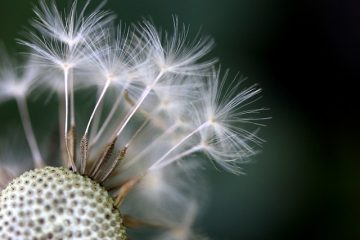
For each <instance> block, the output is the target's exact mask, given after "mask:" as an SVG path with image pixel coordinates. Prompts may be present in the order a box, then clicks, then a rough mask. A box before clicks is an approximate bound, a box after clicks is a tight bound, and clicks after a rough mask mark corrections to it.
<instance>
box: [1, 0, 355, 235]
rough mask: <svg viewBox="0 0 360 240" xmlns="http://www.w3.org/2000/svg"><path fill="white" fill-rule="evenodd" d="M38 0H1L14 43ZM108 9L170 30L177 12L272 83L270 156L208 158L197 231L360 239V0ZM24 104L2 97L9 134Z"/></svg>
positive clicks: (247, 70)
mask: <svg viewBox="0 0 360 240" xmlns="http://www.w3.org/2000/svg"><path fill="white" fill-rule="evenodd" d="M31 2H34V1H25V0H12V1H3V0H1V1H0V39H1V41H3V42H4V43H5V45H6V46H7V47H8V48H10V49H11V50H12V51H13V52H15V50H20V51H21V50H22V49H19V48H18V47H17V46H16V45H15V44H14V43H15V41H14V38H18V37H21V31H22V30H23V29H24V26H29V24H28V21H29V19H30V17H31V16H32V10H31V5H32V3H31ZM94 2H95V1H94ZM106 8H108V9H111V10H113V11H114V12H116V14H117V15H118V16H119V18H120V19H122V20H123V21H124V22H125V23H131V22H133V21H138V20H141V19H142V17H151V18H152V19H153V20H154V22H155V24H156V25H157V26H165V27H169V26H171V24H172V15H173V14H175V15H177V16H178V17H179V19H180V20H181V21H182V22H184V23H186V24H190V25H191V29H192V31H194V32H196V31H197V30H198V29H199V28H200V27H201V28H202V31H203V33H205V34H209V35H211V36H212V37H213V38H214V39H215V41H216V43H217V46H216V49H215V50H214V51H213V55H214V56H218V57H219V58H220V62H221V64H222V66H223V67H224V68H230V69H231V70H232V72H233V74H235V73H236V72H238V71H239V72H240V73H241V74H243V75H245V76H247V77H248V78H249V80H248V82H249V83H255V82H257V83H259V84H260V85H261V87H262V88H263V98H262V99H261V100H260V103H261V105H264V106H266V107H269V108H270V109H271V110H270V111H269V112H268V114H269V115H271V116H272V118H273V119H272V120H270V121H268V127H267V128H266V129H264V130H263V131H262V132H261V133H260V135H261V137H262V138H264V139H266V140H267V142H266V143H265V144H264V149H263V153H262V154H261V155H259V156H257V157H256V158H255V159H254V161H253V163H251V164H249V165H247V166H245V171H246V175H244V176H232V175H230V174H227V173H224V172H219V171H216V170H213V169H212V168H211V167H209V169H208V172H209V173H210V175H211V177H209V180H210V187H211V196H210V198H209V202H208V203H206V209H205V210H204V211H203V213H202V214H201V216H200V218H199V221H198V223H197V226H198V229H200V230H201V231H203V232H205V233H207V234H208V235H209V236H211V237H212V238H213V239H219V240H238V239H313V238H317V239H359V238H360V217H359V214H360V207H359V205H360V201H359V200H360V199H359V196H360V195H359V191H360V188H359V187H360V184H359V180H360V177H359V176H360V174H359V173H360V164H359V160H360V157H359V150H358V148H359V147H360V146H359V140H358V137H359V135H358V134H357V133H358V124H359V117H358V116H357V115H356V113H358V112H359V106H358V104H356V101H358V97H357V96H358V95H359V93H358V88H356V87H355V83H356V82H358V81H359V75H360V74H359V69H360V64H359V56H360V54H359V53H360V49H359V42H360V30H359V26H360V21H359V20H360V17H359V12H360V11H359V9H360V7H359V4H357V3H356V2H355V1H353V2H351V1H333V0H329V1H310V0H304V1H283V0H182V1H171V0H167V1H166V0H156V1H151V0H132V1H119V0H109V1H108V3H107V5H106ZM37 105H39V104H37ZM14 107H15V105H14V104H13V103H11V102H10V103H8V104H5V105H2V106H0V133H2V135H3V136H4V134H3V133H5V132H6V133H7V134H8V132H9V127H8V126H10V125H11V126H14V123H13V121H14V120H13V119H16V121H18V116H17V115H16V113H15V112H14V111H13V110H12V109H14ZM33 108H34V111H35V112H41V111H43V110H42V109H43V108H46V107H44V106H43V105H39V106H34V107H33ZM33 115H34V122H36V120H41V119H42V117H43V115H41V114H33ZM35 115H36V116H35ZM15 126H17V125H15ZM45 126H47V125H46V124H45V125H44V127H43V131H46V127H45ZM3 136H2V138H4V137H3Z"/></svg>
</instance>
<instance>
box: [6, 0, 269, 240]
mask: <svg viewBox="0 0 360 240" xmlns="http://www.w3.org/2000/svg"><path fill="white" fill-rule="evenodd" d="M89 4H90V1H85V2H84V3H83V4H80V2H78V1H74V2H73V4H72V5H71V8H70V10H68V11H66V10H65V11H60V10H59V9H58V8H57V6H56V4H55V1H50V2H47V1H45V0H41V1H40V2H39V6H38V7H35V9H34V11H35V15H36V17H35V19H34V20H33V22H32V26H33V27H34V28H35V29H33V30H30V31H27V33H26V36H25V38H24V39H25V40H20V41H19V43H20V44H22V45H24V46H26V47H27V48H28V49H29V58H30V60H29V61H28V62H26V63H25V64H23V67H21V68H20V67H19V65H18V64H17V63H13V62H12V61H11V60H9V59H10V58H7V57H3V59H2V63H1V65H0V102H3V101H6V100H8V99H11V98H15V99H16V102H17V107H18V110H19V115H20V120H21V123H22V127H23V129H24V132H25V138H26V140H27V143H28V145H29V149H30V152H31V155H32V159H33V161H32V163H33V164H32V165H34V166H35V170H32V171H28V172H25V173H24V174H23V175H21V176H20V174H19V173H18V172H14V171H11V169H9V168H8V167H7V166H6V165H3V166H0V173H1V175H0V190H2V191H1V192H0V237H1V238H13V239H20V238H21V239H26V237H29V239H35V238H39V239H40V238H55V239H91V238H93V239H127V237H128V236H127V235H128V233H125V228H130V227H140V228H142V227H152V228H158V230H160V232H159V233H160V234H155V235H156V236H155V239H157V240H159V239H164V240H165V239H166V240H195V239H196V240H198V239H206V238H205V237H202V236H200V235H199V234H198V233H197V231H196V229H194V228H193V226H194V225H195V221H196V216H197V214H198V212H199V211H200V209H201V207H203V205H204V204H205V202H206V197H204V196H205V195H206V194H205V192H206V191H204V188H205V187H204V180H203V179H204V176H203V174H201V169H202V166H203V164H205V163H207V164H208V161H209V160H210V161H212V162H214V163H215V165H218V166H220V167H221V168H222V169H225V170H226V171H228V172H231V173H234V174H238V173H241V171H242V168H241V167H242V164H243V163H246V162H247V161H249V159H250V157H251V156H253V155H255V154H256V153H257V152H258V151H259V148H260V146H261V144H262V140H261V139H260V138H259V137H258V136H257V134H258V132H259V129H260V127H262V126H263V125H262V123H261V121H262V120H265V119H266V118H262V117H261V113H262V111H263V110H264V109H262V108H254V107H253V105H252V104H253V103H254V102H255V101H256V100H257V99H258V95H259V93H260V92H261V90H260V88H258V87H257V86H256V85H253V86H250V87H245V88H244V87H243V86H242V85H241V84H242V82H243V80H242V79H240V78H235V79H234V80H233V81H232V82H230V84H229V85H228V86H227V83H228V81H227V78H228V75H229V74H228V72H225V74H221V73H220V70H219V67H217V66H216V65H215V64H216V61H217V60H216V59H210V60H207V54H208V53H209V52H210V51H211V49H212V48H213V45H214V43H213V40H212V39H211V38H209V37H201V36H200V34H198V35H196V36H195V37H194V38H193V40H191V38H190V37H189V36H190V34H189V28H188V26H186V25H184V24H180V23H179V21H178V19H177V18H176V17H174V19H173V30H172V31H164V30H161V29H159V28H156V27H155V25H154V24H153V23H152V22H150V21H146V20H145V21H143V22H141V23H137V24H133V25H130V26H129V27H127V26H124V25H122V24H120V25H119V26H118V27H114V25H113V20H114V16H113V15H111V13H110V12H108V11H103V10H101V9H102V7H103V4H100V5H99V6H98V7H97V8H96V9H95V10H94V11H93V12H90V13H88V7H89ZM19 69H21V70H20V71H19ZM33 92H36V93H39V92H46V93H48V92H50V95H57V99H58V106H59V109H57V110H56V111H54V114H57V115H58V117H59V120H58V123H59V124H58V125H59V126H57V127H58V129H56V131H54V132H55V134H54V135H55V138H58V140H56V141H55V140H54V141H51V142H50V143H44V144H41V145H39V144H38V142H37V140H36V139H37V137H38V136H37V135H38V134H39V132H38V130H37V129H33V126H32V123H31V119H32V115H31V114H32V113H31V111H29V108H28V106H27V102H28V100H30V98H31V97H33V96H32V95H34V94H30V93H33ZM84 93H86V94H87V97H86V98H84V97H82V96H83V95H85V94H84ZM29 102H30V101H29ZM30 109H31V108H30ZM49 114H50V113H49ZM51 114H53V113H51ZM259 116H260V117H259ZM57 127H56V128H57ZM58 133H60V134H58ZM79 136H80V137H79ZM42 138H43V136H42ZM42 138H40V139H42ZM45 139H50V137H46V138H45ZM46 144H48V145H50V146H49V148H48V149H47V150H46V151H45V150H44V149H42V148H41V147H39V146H43V145H46ZM21 152H23V151H21ZM45 152H46V153H47V154H44V153H45ZM55 155H56V157H54V156H55ZM8 156H10V157H8ZM8 156H5V157H4V156H1V155H0V158H2V159H5V160H7V159H10V160H8V161H12V160H13V162H14V161H15V157H11V155H8ZM25 158H27V156H25V157H21V159H25ZM54 159H56V160H58V159H59V160H61V166H59V167H49V166H46V163H48V164H50V165H56V164H55V163H54ZM19 165H20V164H19ZM29 165H31V164H29ZM24 166H25V165H24ZM24 168H25V167H24ZM31 168H33V166H31V167H26V169H23V171H25V170H28V169H31ZM14 169H15V168H14ZM9 182H10V183H9ZM205 185H206V184H205ZM205 190H206V188H205ZM120 211H121V214H120ZM122 214H124V215H122ZM129 237H132V235H130V234H129ZM145 239H153V236H152V235H149V236H147V237H146V238H145Z"/></svg>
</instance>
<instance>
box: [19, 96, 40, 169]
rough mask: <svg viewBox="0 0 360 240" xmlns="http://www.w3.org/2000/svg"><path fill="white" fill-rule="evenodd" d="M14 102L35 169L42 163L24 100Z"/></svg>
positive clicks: (20, 98)
mask: <svg viewBox="0 0 360 240" xmlns="http://www.w3.org/2000/svg"><path fill="white" fill-rule="evenodd" d="M16 102H17V105H18V108H19V113H20V117H21V122H22V125H23V127H24V131H25V136H26V139H27V141H28V144H29V146H30V150H31V154H32V157H33V160H34V163H35V166H36V167H37V168H41V167H43V166H44V161H43V159H42V157H41V154H40V151H39V147H38V144H37V141H36V138H35V134H34V130H33V128H32V125H31V119H30V114H29V110H28V107H27V104H26V100H25V98H23V97H17V98H16Z"/></svg>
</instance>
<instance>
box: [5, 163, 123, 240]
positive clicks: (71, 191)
mask: <svg viewBox="0 0 360 240" xmlns="http://www.w3.org/2000/svg"><path fill="white" fill-rule="evenodd" d="M0 236H1V238H2V239H9V238H11V239H19V238H23V237H25V238H29V239H41V238H48V239H64V238H68V239H72V238H76V239H91V238H96V239H119V240H122V239H126V235H125V230H124V227H123V226H122V218H121V215H120V213H119V211H117V210H116V209H114V208H113V199H112V198H111V197H110V196H109V195H108V193H107V191H106V190H105V189H103V188H102V187H101V186H100V185H99V184H98V183H96V182H94V181H92V180H91V179H89V178H86V177H83V176H81V175H78V174H75V173H73V172H72V171H70V170H67V169H65V168H53V167H46V168H43V169H37V170H33V171H29V172H25V173H24V174H22V175H21V176H20V177H18V178H15V179H14V180H13V181H12V182H11V183H10V184H9V185H8V186H7V187H6V188H5V189H4V190H3V191H2V192H1V195H0Z"/></svg>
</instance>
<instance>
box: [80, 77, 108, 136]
mask: <svg viewBox="0 0 360 240" xmlns="http://www.w3.org/2000/svg"><path fill="white" fill-rule="evenodd" d="M110 82H111V80H110V79H108V80H107V81H106V83H105V86H104V88H103V90H102V92H101V94H100V97H99V99H98V100H97V102H96V104H95V107H94V110H93V112H92V113H91V116H90V119H89V121H88V123H87V126H86V129H85V133H84V136H86V135H87V134H88V132H89V128H90V125H91V122H92V120H93V118H94V115H95V113H96V110H97V109H98V107H99V104H100V103H101V101H102V99H103V98H104V96H105V93H106V91H107V89H108V88H109V86H110Z"/></svg>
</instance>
